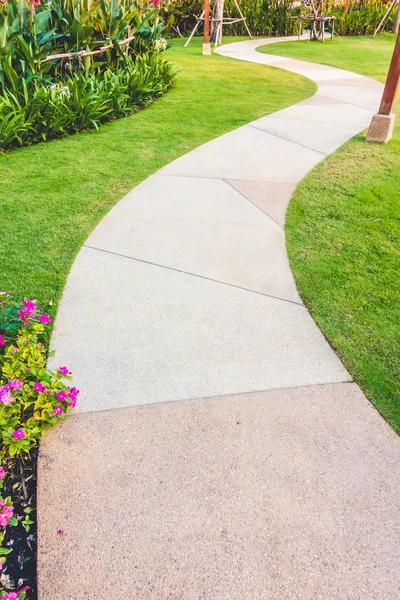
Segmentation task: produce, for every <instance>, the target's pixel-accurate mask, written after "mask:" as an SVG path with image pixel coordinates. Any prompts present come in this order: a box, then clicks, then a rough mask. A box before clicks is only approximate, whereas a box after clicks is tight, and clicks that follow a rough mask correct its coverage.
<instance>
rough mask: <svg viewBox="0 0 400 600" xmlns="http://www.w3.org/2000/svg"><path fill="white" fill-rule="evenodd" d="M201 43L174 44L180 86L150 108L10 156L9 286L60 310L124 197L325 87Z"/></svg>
mask: <svg viewBox="0 0 400 600" xmlns="http://www.w3.org/2000/svg"><path fill="white" fill-rule="evenodd" d="M237 39H238V38H235V41H236V40H237ZM201 41H202V40H201V39H197V40H196V39H195V40H193V42H192V43H191V44H190V46H189V47H188V48H186V49H183V43H184V40H177V41H174V42H173V48H172V49H171V50H170V51H169V52H168V55H169V58H170V59H171V61H173V62H174V63H175V65H176V67H177V69H178V76H177V83H176V86H174V87H173V88H172V89H171V90H170V91H169V92H168V94H166V95H165V96H164V97H162V98H161V99H159V100H157V102H155V103H154V104H153V105H151V106H150V107H149V108H147V109H145V110H143V111H141V112H140V113H137V114H135V115H133V116H132V117H130V118H127V119H122V120H120V121H116V122H114V123H111V124H108V125H104V126H103V127H101V129H100V130H99V131H98V132H91V133H86V134H80V135H75V136H71V137H69V138H64V139H62V140H57V141H53V142H50V143H46V144H40V145H37V146H33V147H30V148H25V149H21V150H16V151H13V152H11V153H9V154H3V155H0V222H1V236H0V289H2V290H7V291H11V292H12V293H13V294H14V295H15V296H16V297H17V298H24V297H27V296H29V297H33V298H37V299H38V300H39V302H40V303H41V304H42V305H45V304H47V303H48V302H49V301H50V300H52V303H53V306H52V309H51V312H52V314H53V315H54V312H55V308H56V305H57V301H58V299H59V297H60V294H61V292H62V289H63V286H64V283H65V279H66V276H67V274H68V271H69V269H70V266H71V264H72V261H73V259H74V257H75V255H76V254H77V252H78V250H79V248H80V246H81V245H82V243H83V242H84V241H85V239H86V237H87V236H88V235H89V233H90V231H91V230H92V229H93V228H94V227H95V225H96V224H97V223H98V222H99V221H100V219H101V218H102V217H103V216H104V215H105V214H106V212H107V211H108V210H109V209H110V208H111V207H112V206H113V204H115V203H116V202H117V201H118V200H120V199H121V198H122V197H123V196H124V194H126V193H127V192H128V191H129V190H130V189H131V188H133V187H134V186H135V185H137V184H138V183H139V182H140V181H142V180H143V179H145V178H146V177H148V176H149V175H150V174H151V173H154V172H155V171H156V170H157V169H159V168H160V167H162V166H163V165H165V164H167V163H169V162H170V161H171V160H173V159H175V158H177V157H178V156H180V155H182V154H184V153H185V152H188V151H189V150H191V149H193V148H195V147H197V146H199V145H200V144H202V143H204V142H206V141H208V140H210V139H212V138H214V137H217V136H219V135H221V134H222V133H225V132H227V131H229V130H232V129H234V128H236V127H239V126H240V125H243V124H244V123H247V122H249V121H251V120H253V119H257V118H258V117H261V116H262V115H265V114H268V113H270V112H274V111H276V110H278V109H280V108H283V107H284V106H289V105H291V104H293V103H296V102H299V101H300V100H302V99H304V98H306V97H308V96H310V95H312V94H313V93H314V91H315V85H314V84H313V83H311V82H309V81H308V80H307V79H304V78H302V77H299V76H297V75H294V74H293V75H290V74H287V73H283V72H282V71H280V70H277V69H272V68H269V67H265V66H262V65H255V64H248V63H243V62H239V61H234V60H231V59H228V58H224V57H221V56H218V55H215V56H212V57H203V56H202V55H201ZM225 41H228V40H225Z"/></svg>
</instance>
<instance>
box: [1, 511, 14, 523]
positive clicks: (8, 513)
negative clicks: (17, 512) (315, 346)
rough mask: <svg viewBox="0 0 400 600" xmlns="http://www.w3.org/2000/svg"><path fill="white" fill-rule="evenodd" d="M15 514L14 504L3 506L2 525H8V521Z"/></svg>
mask: <svg viewBox="0 0 400 600" xmlns="http://www.w3.org/2000/svg"><path fill="white" fill-rule="evenodd" d="M13 514H14V509H13V507H12V506H3V508H2V509H1V511H0V525H1V527H5V526H6V525H8V521H9V520H10V519H11V517H12V516H13Z"/></svg>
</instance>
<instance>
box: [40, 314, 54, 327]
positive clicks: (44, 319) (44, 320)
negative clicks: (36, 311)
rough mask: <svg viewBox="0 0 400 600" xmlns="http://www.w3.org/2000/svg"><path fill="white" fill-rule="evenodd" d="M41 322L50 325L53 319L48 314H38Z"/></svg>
mask: <svg viewBox="0 0 400 600" xmlns="http://www.w3.org/2000/svg"><path fill="white" fill-rule="evenodd" d="M38 321H39V323H44V325H48V324H49V323H51V319H50V317H49V316H48V315H39V316H38Z"/></svg>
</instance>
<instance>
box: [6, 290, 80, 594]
mask: <svg viewBox="0 0 400 600" xmlns="http://www.w3.org/2000/svg"><path fill="white" fill-rule="evenodd" d="M50 321H51V320H50V317H48V316H47V315H45V314H42V313H40V312H38V310H37V306H36V303H35V302H34V301H33V300H24V301H22V302H20V303H15V302H13V300H12V298H11V296H10V295H9V294H6V293H4V292H1V293H0V332H1V333H0V436H1V447H0V571H1V570H3V566H4V565H5V564H6V561H7V555H9V554H10V549H9V548H7V547H6V546H3V542H4V538H5V531H6V528H7V527H16V526H20V525H21V526H22V527H23V528H24V530H25V531H26V533H28V532H29V530H30V527H31V525H32V524H33V523H34V522H33V521H32V520H31V518H30V514H31V512H32V511H33V510H34V509H33V508H32V507H31V506H29V502H28V500H29V499H28V498H27V497H26V496H27V495H26V492H24V493H25V500H26V502H25V505H26V507H25V509H24V513H25V514H24V515H23V516H16V515H15V514H14V513H15V509H14V506H13V502H12V499H11V496H10V495H8V496H5V495H4V493H3V488H4V482H5V481H6V480H7V476H8V475H9V473H11V471H13V470H14V471H15V461H16V460H17V461H18V460H23V459H24V457H26V456H30V455H31V454H32V453H33V451H35V449H36V447H37V445H38V442H39V440H40V439H41V437H42V436H43V434H44V433H45V431H46V430H47V429H48V428H49V427H52V426H53V425H55V424H56V423H57V422H58V421H59V420H62V419H65V416H66V413H67V412H68V411H69V410H70V409H71V408H74V407H75V405H76V401H77V397H78V394H79V390H77V389H76V388H75V387H72V386H69V385H67V384H66V383H65V382H64V381H65V380H66V381H68V380H71V372H70V371H69V370H68V368H67V367H66V366H60V367H59V368H58V369H57V370H56V371H55V372H53V371H50V370H49V369H47V368H46V351H45V347H44V344H43V341H42V340H43V333H44V329H45V327H46V326H47V325H49V323H50ZM21 473H22V468H21ZM21 476H22V477H23V475H22V474H21ZM21 485H22V488H24V487H25V486H24V482H22V484H21ZM18 487H19V484H18V483H17V484H13V485H12V489H14V488H18ZM27 590H28V588H27V587H26V586H25V587H24V588H22V589H20V590H19V591H10V590H5V589H3V590H2V589H1V587H0V594H1V593H2V595H0V600H15V599H17V598H18V599H19V600H23V599H24V598H25V597H26V592H27Z"/></svg>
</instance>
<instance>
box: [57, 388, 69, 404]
mask: <svg viewBox="0 0 400 600" xmlns="http://www.w3.org/2000/svg"><path fill="white" fill-rule="evenodd" d="M66 397H67V394H66V393H65V392H64V390H61V392H58V394H56V398H57V400H58V401H59V402H64V400H65V398H66Z"/></svg>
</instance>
